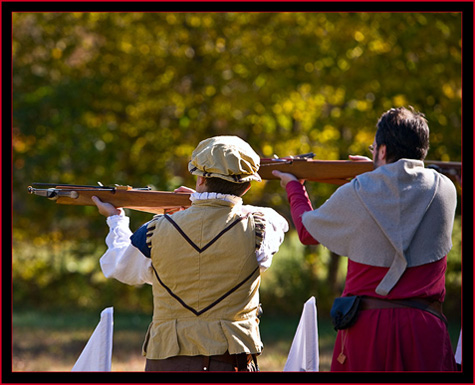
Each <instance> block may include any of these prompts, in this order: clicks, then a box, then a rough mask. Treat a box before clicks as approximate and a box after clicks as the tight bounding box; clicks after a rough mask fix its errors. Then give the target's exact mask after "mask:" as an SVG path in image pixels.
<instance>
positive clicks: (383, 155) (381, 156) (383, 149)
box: [378, 144, 387, 161]
mask: <svg viewBox="0 0 475 385" xmlns="http://www.w3.org/2000/svg"><path fill="white" fill-rule="evenodd" d="M378 153H379V156H378V158H379V159H381V160H385V161H387V159H386V145H385V144H382V145H380V146H378Z"/></svg>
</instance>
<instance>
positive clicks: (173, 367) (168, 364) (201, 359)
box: [145, 353, 259, 372]
mask: <svg viewBox="0 0 475 385" xmlns="http://www.w3.org/2000/svg"><path fill="white" fill-rule="evenodd" d="M145 371H146V372H200V371H208V372H237V371H242V372H257V371H259V368H258V366H257V359H256V357H255V355H250V354H245V353H243V354H233V355H230V354H229V353H225V354H223V355H220V356H176V357H170V358H166V359H163V360H151V359H148V358H147V362H146V364H145Z"/></svg>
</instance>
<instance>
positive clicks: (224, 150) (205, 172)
mask: <svg viewBox="0 0 475 385" xmlns="http://www.w3.org/2000/svg"><path fill="white" fill-rule="evenodd" d="M259 166H260V157H259V155H257V154H256V152H255V151H254V150H253V149H252V147H251V146H250V145H249V144H248V143H246V142H245V141H244V140H242V139H241V138H239V137H237V136H214V137H212V138H209V139H205V140H203V141H202V142H200V144H198V146H197V147H196V148H195V150H194V151H193V153H192V154H191V161H190V163H188V170H189V171H190V172H191V173H192V174H193V175H199V176H203V177H206V178H211V177H213V178H221V179H224V180H227V181H230V182H234V183H244V182H249V181H251V180H256V181H261V177H260V176H259V174H258V173H257V172H258V171H259Z"/></svg>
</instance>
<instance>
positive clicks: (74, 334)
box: [12, 310, 460, 372]
mask: <svg viewBox="0 0 475 385" xmlns="http://www.w3.org/2000/svg"><path fill="white" fill-rule="evenodd" d="M299 318H300V316H294V317H281V316H271V315H268V314H264V315H263V316H262V319H261V324H260V329H261V336H262V340H263V342H264V351H263V353H262V354H261V356H260V357H259V367H260V369H261V371H264V372H279V371H282V370H283V368H284V365H285V362H286V360H287V355H288V353H289V350H290V346H291V344H292V340H293V337H294V334H295V331H296V330H297V326H298V323H299ZM99 319H100V311H98V312H70V311H64V310H58V311H56V312H45V311H36V310H15V311H14V313H13V318H12V326H13V327H12V371H14V372H69V371H71V369H72V367H73V366H74V364H75V362H76V360H77V358H78V357H79V355H80V354H81V351H82V349H83V348H84V346H85V345H86V343H87V341H88V340H89V338H90V336H91V334H92V332H93V331H94V329H95V327H96V325H97V323H98V322H99ZM150 319H151V316H150V315H147V314H135V313H122V312H114V341H113V353H112V371H113V372H136V371H138V372H142V371H143V370H144V365H145V359H144V357H142V354H141V348H142V342H143V338H144V335H145V332H146V330H147V327H148V324H149V322H150ZM459 331H460V327H459V326H458V325H451V326H450V327H449V333H450V336H451V341H452V346H453V348H454V349H455V347H456V346H457V341H458V336H459ZM318 333H319V355H320V371H329V370H330V363H331V356H332V351H333V344H334V341H335V338H336V332H335V331H334V330H333V328H332V326H331V323H330V321H329V320H328V319H325V318H322V317H320V316H319V321H318Z"/></svg>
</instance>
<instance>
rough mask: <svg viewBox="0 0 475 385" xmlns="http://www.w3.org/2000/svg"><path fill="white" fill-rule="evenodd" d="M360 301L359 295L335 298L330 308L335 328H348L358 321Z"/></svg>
mask: <svg viewBox="0 0 475 385" xmlns="http://www.w3.org/2000/svg"><path fill="white" fill-rule="evenodd" d="M360 302H361V297H360V296H357V295H355V296H351V297H339V298H337V299H335V301H334V302H333V306H332V309H331V310H330V316H331V319H332V323H333V327H334V328H335V330H341V329H347V328H349V327H350V326H352V325H353V324H354V323H355V322H356V319H357V317H358V310H359V306H360Z"/></svg>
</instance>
